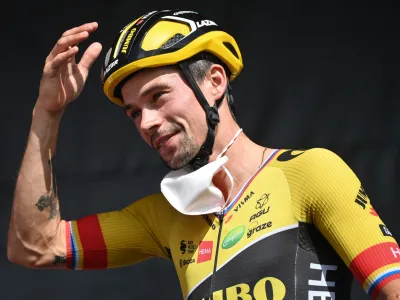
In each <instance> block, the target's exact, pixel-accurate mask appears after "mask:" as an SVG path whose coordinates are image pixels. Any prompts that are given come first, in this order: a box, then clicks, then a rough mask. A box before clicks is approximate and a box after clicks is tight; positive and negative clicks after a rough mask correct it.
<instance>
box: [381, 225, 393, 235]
mask: <svg viewBox="0 0 400 300" xmlns="http://www.w3.org/2000/svg"><path fill="white" fill-rule="evenodd" d="M379 228H380V229H381V231H382V234H383V235H384V236H393V235H392V233H391V232H390V231H389V229H388V228H387V227H386V226H385V225H383V224H380V225H379Z"/></svg>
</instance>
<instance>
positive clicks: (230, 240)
mask: <svg viewBox="0 0 400 300" xmlns="http://www.w3.org/2000/svg"><path fill="white" fill-rule="evenodd" d="M245 231H246V226H244V225H239V226H236V227H235V228H233V229H232V230H231V231H229V232H228V234H227V235H226V236H225V238H224V240H223V241H222V249H229V248H232V247H233V246H235V245H236V244H237V243H238V242H239V241H240V239H241V238H242V237H243V235H244V233H245Z"/></svg>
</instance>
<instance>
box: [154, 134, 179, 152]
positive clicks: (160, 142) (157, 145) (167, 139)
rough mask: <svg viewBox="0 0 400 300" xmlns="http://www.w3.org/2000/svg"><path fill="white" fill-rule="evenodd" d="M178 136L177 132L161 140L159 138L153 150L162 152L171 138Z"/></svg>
mask: <svg viewBox="0 0 400 300" xmlns="http://www.w3.org/2000/svg"><path fill="white" fill-rule="evenodd" d="M175 134H176V132H174V133H171V134H168V135H165V136H163V137H161V138H158V139H157V140H156V141H155V143H154V144H153V148H154V149H156V150H160V149H161V148H162V147H163V146H164V145H165V144H166V143H167V142H168V141H169V139H170V138H171V137H173V136H174V135H175Z"/></svg>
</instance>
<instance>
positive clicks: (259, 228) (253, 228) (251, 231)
mask: <svg viewBox="0 0 400 300" xmlns="http://www.w3.org/2000/svg"><path fill="white" fill-rule="evenodd" d="M270 227H272V222H271V221H269V222H267V223H263V224H260V225H258V222H257V221H254V222H253V223H251V224H250V225H249V229H248V231H247V238H249V237H251V236H252V235H253V234H254V233H255V232H259V231H262V230H264V229H267V228H270Z"/></svg>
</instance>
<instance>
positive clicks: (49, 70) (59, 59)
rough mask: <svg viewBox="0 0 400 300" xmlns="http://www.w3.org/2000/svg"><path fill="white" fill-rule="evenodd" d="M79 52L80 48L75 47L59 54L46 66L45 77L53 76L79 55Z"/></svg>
mask: <svg viewBox="0 0 400 300" xmlns="http://www.w3.org/2000/svg"><path fill="white" fill-rule="evenodd" d="M78 50H79V49H78V46H74V47H72V48H70V49H68V50H67V51H65V52H63V53H59V54H58V55H57V56H56V57H54V59H53V60H52V61H51V62H50V63H48V64H46V65H45V67H44V70H43V75H46V76H50V77H51V76H53V75H54V74H55V73H56V71H57V70H58V69H59V68H60V67H61V66H62V65H63V64H65V63H66V62H68V60H69V59H70V58H71V57H73V56H74V55H76V53H78Z"/></svg>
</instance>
